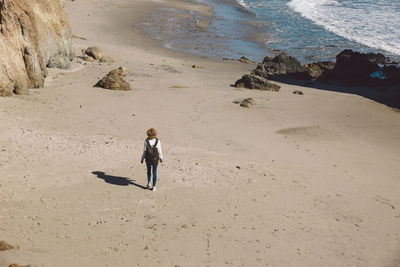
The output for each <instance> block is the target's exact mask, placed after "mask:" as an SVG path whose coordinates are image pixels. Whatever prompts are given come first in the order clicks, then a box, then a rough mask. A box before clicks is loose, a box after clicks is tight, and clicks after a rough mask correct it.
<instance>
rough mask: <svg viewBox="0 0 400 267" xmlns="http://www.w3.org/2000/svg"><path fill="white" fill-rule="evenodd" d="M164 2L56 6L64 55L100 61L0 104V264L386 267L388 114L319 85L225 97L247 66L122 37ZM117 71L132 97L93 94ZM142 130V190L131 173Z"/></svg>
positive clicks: (393, 131)
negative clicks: (62, 18)
mask: <svg viewBox="0 0 400 267" xmlns="http://www.w3.org/2000/svg"><path fill="white" fill-rule="evenodd" d="M179 3H181V2H180V1H179V2H178V1H172V0H169V1H167V0H153V1H145V0H138V1H133V2H132V1H130V0H113V1H109V0H99V1H93V0H80V1H68V2H67V6H68V11H69V18H70V24H71V27H72V31H73V34H74V35H75V36H79V37H80V38H75V39H74V40H73V42H74V48H75V51H76V52H77V53H78V54H79V53H80V50H81V49H83V48H87V47H89V46H98V47H100V48H101V49H103V50H104V53H105V55H106V56H109V57H112V58H114V59H115V62H99V61H94V62H85V61H82V60H80V59H74V61H73V62H72V66H73V68H72V70H70V71H59V70H55V69H52V70H50V73H49V75H48V77H47V78H46V84H45V88H43V89H37V90H30V91H29V94H28V95H22V96H13V97H10V98H0V104H1V105H0V119H1V121H2V122H3V123H4V127H3V129H2V130H3V131H2V133H1V134H0V166H1V167H0V188H1V190H2V194H1V195H0V201H2V203H3V209H2V214H1V216H0V236H1V240H5V241H7V242H8V243H10V244H11V245H14V246H15V247H17V249H15V250H10V251H6V252H0V265H1V266H3V265H4V266H8V265H9V264H12V263H18V264H32V265H33V266H44V267H50V266H54V263H55V262H57V266H58V267H64V266H65V267H67V266H68V267H69V266H85V265H87V266H104V267H105V266H118V267H120V266H121V267H124V266H132V264H134V265H137V266H160V265H163V266H164V265H165V266H177V265H178V266H198V265H202V266H203V265H204V266H207V265H208V266H223V265H226V264H228V265H230V266H243V265H245V266H264V265H271V266H293V265H300V266H357V265H371V266H390V265H393V266H396V265H398V264H399V258H398V251H399V250H400V247H399V237H398V233H400V224H399V223H398V222H399V214H398V207H400V197H399V194H398V192H399V190H400V184H399V180H398V178H399V177H398V174H399V173H400V166H399V164H398V162H399V160H400V132H399V131H400V117H399V114H400V113H398V112H396V111H393V110H392V109H390V108H388V107H387V106H385V105H382V104H379V103H377V102H373V101H371V100H369V99H366V98H363V97H360V96H358V95H354V94H351V93H347V92H340V91H338V88H336V87H335V85H331V86H330V87H323V88H312V87H303V86H298V85H291V84H283V83H277V84H279V85H280V86H281V87H282V88H281V90H280V91H279V92H265V91H259V90H248V89H242V88H234V87H231V84H232V83H234V82H235V80H236V79H238V78H240V77H241V75H243V74H244V73H247V72H250V71H251V70H252V69H253V68H254V65H247V64H243V63H239V62H230V61H223V60H219V59H210V58H204V57H200V56H194V55H187V54H184V53H182V52H179V51H172V50H169V49H165V48H163V47H162V45H160V44H159V43H158V42H157V41H155V40H152V39H150V38H148V37H146V36H143V35H142V32H141V31H140V30H137V29H136V28H135V26H137V25H138V23H140V21H142V19H143V18H145V17H146V16H147V14H149V12H151V11H152V9H153V8H157V7H159V6H160V5H163V4H167V5H179ZM193 65H197V66H199V67H198V68H193V67H192V66H193ZM120 66H124V67H127V68H128V69H130V73H129V74H128V75H127V79H128V81H129V82H130V83H131V85H132V87H133V90H131V91H126V92H121V91H111V90H104V89H101V88H96V87H93V85H94V84H95V83H96V82H97V81H98V80H99V79H101V78H102V77H103V76H104V75H105V74H106V73H108V72H109V71H110V70H112V69H115V68H118V67H120ZM295 90H301V91H302V92H304V95H302V96H299V95H295V94H293V92H294V91H295ZM378 93H380V92H378ZM382 93H383V92H382ZM248 97H251V98H253V99H254V100H255V106H254V107H252V108H242V107H240V106H239V105H237V104H234V103H233V101H235V100H237V99H243V98H248ZM338 107H340V108H338ZM150 127H154V128H156V129H157V130H158V132H159V137H160V140H161V141H162V144H163V154H164V162H163V163H162V164H161V165H160V166H159V180H158V184H157V189H158V190H157V192H151V191H149V190H144V189H143V186H145V185H146V183H147V179H146V172H145V166H144V165H141V164H140V157H141V154H142V149H143V141H144V138H145V136H144V135H145V132H146V130H147V129H148V128H150ZM366 155H368V156H366ZM372 163H373V164H372ZM377 247H380V248H381V249H379V250H376V248H377Z"/></svg>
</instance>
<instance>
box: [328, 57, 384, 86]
mask: <svg viewBox="0 0 400 267" xmlns="http://www.w3.org/2000/svg"><path fill="white" fill-rule="evenodd" d="M371 57H372V56H371V54H369V55H368V54H363V53H359V52H354V51H353V50H350V49H346V50H343V51H342V52H340V53H339V54H338V55H337V56H336V64H335V67H334V69H333V70H332V72H331V73H330V74H329V75H328V76H329V78H331V79H333V80H336V81H339V82H344V83H356V84H366V83H370V82H371V81H372V78H371V77H370V74H371V73H373V72H375V71H378V70H379V66H378V63H376V59H373V60H370V58H371Z"/></svg>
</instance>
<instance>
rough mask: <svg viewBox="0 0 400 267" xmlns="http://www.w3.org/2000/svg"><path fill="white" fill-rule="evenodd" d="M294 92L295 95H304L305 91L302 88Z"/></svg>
mask: <svg viewBox="0 0 400 267" xmlns="http://www.w3.org/2000/svg"><path fill="white" fill-rule="evenodd" d="M293 94H295V95H304V93H303V91H300V90H296V91H294V92H293Z"/></svg>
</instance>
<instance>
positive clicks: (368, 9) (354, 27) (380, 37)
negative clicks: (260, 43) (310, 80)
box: [288, 0, 400, 55]
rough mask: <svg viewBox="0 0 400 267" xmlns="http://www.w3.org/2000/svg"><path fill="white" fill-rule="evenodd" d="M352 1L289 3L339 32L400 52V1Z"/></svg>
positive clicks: (329, 29) (311, 18) (302, 1)
mask: <svg viewBox="0 0 400 267" xmlns="http://www.w3.org/2000/svg"><path fill="white" fill-rule="evenodd" d="M382 2H384V3H382ZM349 3H350V1H348V2H344V1H340V2H339V1H336V0H291V1H290V2H289V3H288V6H289V7H290V8H291V9H293V10H294V11H296V12H298V13H300V14H301V15H302V16H303V17H305V18H307V19H310V20H311V21H313V22H314V23H316V24H318V25H320V26H322V27H324V28H325V29H326V30H328V31H331V32H333V33H335V34H337V35H340V36H342V37H345V38H347V39H349V40H352V41H356V42H358V43H361V44H363V45H366V46H369V47H373V48H378V49H382V50H385V51H388V52H390V53H393V54H397V55H400V3H399V2H398V1H397V0H396V1H389V0H386V1H354V2H353V3H352V4H349Z"/></svg>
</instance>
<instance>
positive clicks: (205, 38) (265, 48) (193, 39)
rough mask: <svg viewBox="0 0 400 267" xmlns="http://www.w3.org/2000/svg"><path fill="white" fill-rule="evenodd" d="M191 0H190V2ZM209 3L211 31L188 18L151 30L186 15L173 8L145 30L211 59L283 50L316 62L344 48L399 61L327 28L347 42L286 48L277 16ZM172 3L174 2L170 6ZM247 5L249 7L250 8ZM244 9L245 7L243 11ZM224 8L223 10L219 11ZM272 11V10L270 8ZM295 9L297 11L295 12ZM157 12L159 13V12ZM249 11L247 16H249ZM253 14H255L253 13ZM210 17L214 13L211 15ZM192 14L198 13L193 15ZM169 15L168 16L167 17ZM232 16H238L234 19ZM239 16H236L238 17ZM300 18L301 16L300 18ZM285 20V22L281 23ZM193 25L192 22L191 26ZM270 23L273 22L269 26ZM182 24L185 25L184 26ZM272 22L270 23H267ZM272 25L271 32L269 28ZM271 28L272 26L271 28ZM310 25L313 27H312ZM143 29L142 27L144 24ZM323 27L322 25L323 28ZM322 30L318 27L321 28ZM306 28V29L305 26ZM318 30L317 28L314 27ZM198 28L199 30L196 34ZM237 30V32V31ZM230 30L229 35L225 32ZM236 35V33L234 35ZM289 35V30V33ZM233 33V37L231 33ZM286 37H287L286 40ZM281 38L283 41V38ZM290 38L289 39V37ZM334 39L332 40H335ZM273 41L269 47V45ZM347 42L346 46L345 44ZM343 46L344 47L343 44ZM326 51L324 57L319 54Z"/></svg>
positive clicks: (255, 57)
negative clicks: (276, 27) (260, 15)
mask: <svg viewBox="0 0 400 267" xmlns="http://www.w3.org/2000/svg"><path fill="white" fill-rule="evenodd" d="M188 3H191V1H188ZM203 4H204V5H209V6H210V7H212V8H214V10H215V12H216V13H215V14H214V16H213V17H212V18H209V19H208V21H210V22H207V24H206V25H205V26H212V27H209V30H204V31H203V30H201V29H200V30H198V29H196V25H195V24H194V23H193V22H192V21H191V19H188V20H187V21H179V20H176V21H174V22H172V23H173V24H174V25H178V26H179V27H178V30H177V29H176V27H173V26H171V27H170V28H169V27H163V28H162V29H152V28H157V25H159V24H168V23H169V22H168V21H169V20H170V19H173V18H174V17H179V16H183V14H178V12H176V13H170V12H171V10H169V11H167V10H159V11H154V12H155V13H154V16H155V17H158V18H160V21H157V22H155V23H153V24H151V23H147V22H146V24H151V25H148V27H147V28H144V29H145V30H146V29H147V30H148V31H150V32H151V33H146V35H149V36H151V37H152V38H155V39H158V40H159V41H161V43H162V44H163V46H164V47H166V48H168V49H174V50H178V51H183V52H186V53H188V54H194V55H202V56H206V57H210V58H216V59H221V58H236V57H237V58H240V57H241V56H245V57H248V58H250V59H252V60H255V61H257V62H260V61H262V59H263V56H264V55H266V54H268V55H270V56H273V55H276V54H277V53H280V52H285V53H288V54H290V55H292V56H295V57H296V58H298V59H299V60H300V61H301V62H302V63H303V64H306V63H312V62H316V61H326V60H330V61H334V57H335V56H336V55H337V54H339V53H340V52H341V51H343V50H345V49H352V50H354V51H359V52H364V53H382V54H384V55H385V56H387V57H389V58H391V59H392V60H395V61H398V60H399V59H400V55H395V54H392V53H390V52H387V51H384V50H381V49H378V48H371V47H367V46H364V45H362V44H360V43H357V42H354V41H351V40H348V39H346V38H345V37H340V36H337V35H335V34H334V33H332V32H330V31H328V30H323V31H325V33H326V34H325V35H332V36H333V35H335V36H337V38H341V39H343V40H346V41H341V43H343V44H341V45H339V46H336V45H335V42H337V40H336V41H334V40H331V43H327V44H325V46H321V47H316V48H315V47H314V48H313V49H312V48H308V49H306V48H305V47H302V46H301V47H292V48H290V47H287V45H284V44H282V43H281V44H279V43H276V41H275V39H277V38H279V37H278V36H274V34H276V33H273V32H274V27H272V24H274V23H277V22H276V21H274V19H277V18H274V17H272V18H270V19H271V21H269V22H268V21H266V20H265V19H266V18H264V19H263V20H261V19H256V18H255V17H254V16H255V13H253V12H252V11H251V10H250V9H246V8H245V7H244V6H242V5H240V4H239V3H237V2H236V1H235V2H233V1H232V3H225V2H223V3H216V2H214V1H212V0H211V1H203V3H202V4H201V5H203ZM170 6H171V5H170ZM247 8H248V7H247ZM243 9H245V10H243ZM220 10H222V11H220ZM271 12H273V11H271ZM293 12H294V11H293ZM157 13H160V14H159V15H158V14H157ZM246 14H247V15H246ZM250 14H252V15H250ZM295 14H296V15H295V16H297V17H298V18H297V20H305V21H307V19H305V18H303V17H302V16H300V14H297V13H295ZM208 15H209V16H211V14H208ZM190 16H192V17H193V16H195V15H193V14H191V15H190ZM165 17H168V18H165ZM232 17H234V18H235V19H233V20H232ZM236 18H237V19H236ZM300 18H301V19H300ZM161 21H162V22H161ZM299 22H300V21H299ZM280 23H282V22H280ZM308 23H309V24H310V25H313V26H312V28H318V29H319V28H320V27H321V26H317V25H314V24H315V23H311V22H308ZM191 24H193V25H191ZM269 24H271V25H269ZM182 25H183V26H182ZM268 25H269V26H268ZM189 26H190V27H191V28H190V30H188V31H185V32H182V33H180V31H181V30H179V29H180V28H187V27H189ZM267 27H269V28H270V29H269V31H268V30H267ZM271 27H272V28H271ZM310 27H311V26H310ZM142 28H143V27H142ZM321 29H322V27H321ZM321 29H319V30H321ZM302 30H304V29H302ZM314 30H315V29H314ZM196 31H198V32H199V33H196ZM235 32H237V34H236V33H235ZM226 33H229V34H226ZM182 34H183V35H186V36H188V37H189V38H188V39H189V41H188V40H186V39H181V40H180V38H181V37H180V35H182ZM235 34H236V35H235ZM287 34H288V33H287ZM230 35H232V36H230ZM284 40H285V39H284ZM284 40H282V41H284ZM287 41H290V40H287ZM332 42H333V43H332ZM270 43H271V44H272V45H271V46H269V45H268V44H270ZM344 43H347V45H344ZM343 45H344V46H343ZM296 49H299V51H300V50H305V49H306V50H305V51H309V52H310V51H312V50H314V49H317V50H318V51H319V52H318V53H316V52H314V53H311V54H309V55H308V56H305V55H306V54H307V53H306V52H304V53H305V55H303V54H302V53H303V52H301V53H300V54H299V53H296ZM330 50H335V51H336V53H335V54H332V52H330ZM321 53H322V54H323V55H322V56H321V55H320V54H321Z"/></svg>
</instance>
